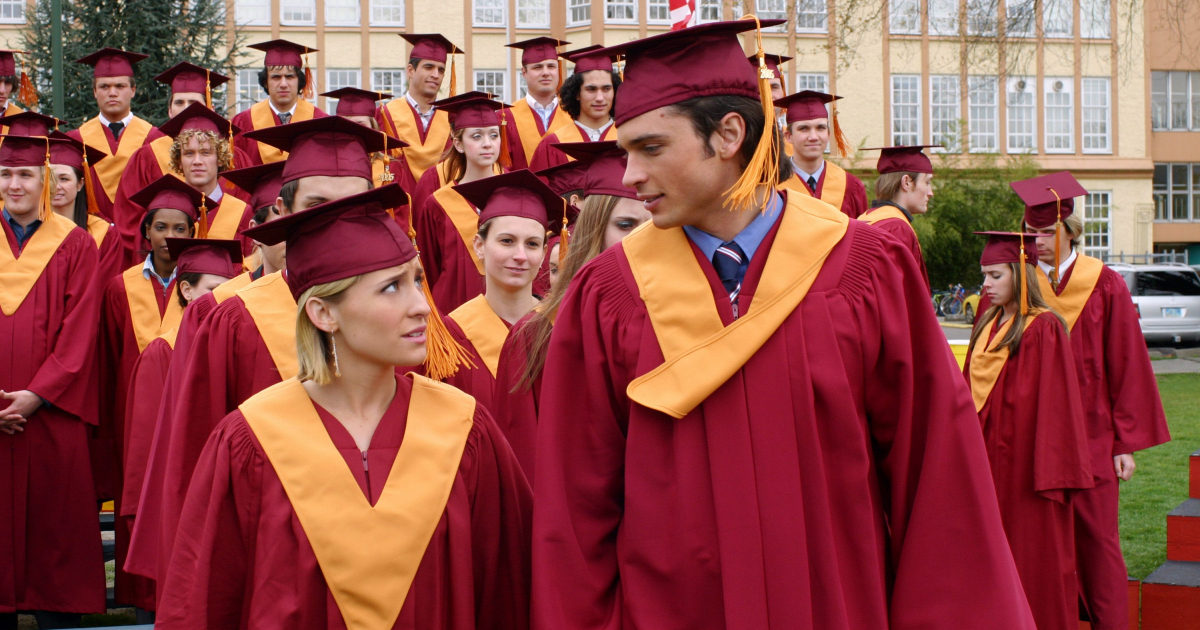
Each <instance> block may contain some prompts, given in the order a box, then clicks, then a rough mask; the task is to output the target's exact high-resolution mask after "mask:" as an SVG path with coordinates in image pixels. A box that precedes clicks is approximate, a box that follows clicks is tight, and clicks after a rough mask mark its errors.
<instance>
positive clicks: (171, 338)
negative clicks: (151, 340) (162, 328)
mask: <svg viewBox="0 0 1200 630" xmlns="http://www.w3.org/2000/svg"><path fill="white" fill-rule="evenodd" d="M177 337H179V328H178V327H176V328H172V329H171V330H168V331H167V332H165V333H163V334H161V335H159V336H158V338H159V339H162V340H163V341H165V342H167V345H168V346H171V349H172V350H174V349H175V339H176V338H177Z"/></svg>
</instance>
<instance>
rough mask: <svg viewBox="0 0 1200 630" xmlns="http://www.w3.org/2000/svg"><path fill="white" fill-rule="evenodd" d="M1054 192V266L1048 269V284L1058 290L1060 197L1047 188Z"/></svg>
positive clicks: (1060, 228) (1060, 236) (1060, 252)
mask: <svg viewBox="0 0 1200 630" xmlns="http://www.w3.org/2000/svg"><path fill="white" fill-rule="evenodd" d="M1048 190H1049V191H1050V192H1052V193H1054V204H1055V206H1056V214H1055V220H1054V268H1053V269H1051V270H1050V284H1052V285H1053V286H1054V290H1055V291H1056V292H1057V291H1058V265H1059V261H1060V260H1062V251H1061V247H1060V246H1059V243H1061V242H1062V198H1061V197H1059V196H1058V191H1057V190H1054V189H1053V188H1050V189H1048Z"/></svg>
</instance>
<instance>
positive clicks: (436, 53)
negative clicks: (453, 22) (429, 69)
mask: <svg viewBox="0 0 1200 630" xmlns="http://www.w3.org/2000/svg"><path fill="white" fill-rule="evenodd" d="M400 37H403V38H404V39H405V40H407V41H408V43H410V44H412V52H411V53H409V55H408V58H409V59H429V60H430V61H437V62H439V63H446V57H447V56H448V55H453V54H456V53H460V52H462V49H461V48H459V47H458V46H455V45H454V44H453V43H451V42H450V40H448V39H446V38H445V37H443V36H442V35H440V34H438V33H400Z"/></svg>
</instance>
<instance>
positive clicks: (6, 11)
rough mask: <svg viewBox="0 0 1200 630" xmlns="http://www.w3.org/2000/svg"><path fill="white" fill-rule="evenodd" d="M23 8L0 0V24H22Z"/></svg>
mask: <svg viewBox="0 0 1200 630" xmlns="http://www.w3.org/2000/svg"><path fill="white" fill-rule="evenodd" d="M25 6H26V2H25V0H0V24H24V23H25V21H26V20H25ZM222 6H224V5H222Z"/></svg>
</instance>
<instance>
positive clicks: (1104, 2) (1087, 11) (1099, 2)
mask: <svg viewBox="0 0 1200 630" xmlns="http://www.w3.org/2000/svg"><path fill="white" fill-rule="evenodd" d="M1111 15H1112V14H1111V13H1110V12H1109V8H1108V0H1080V1H1079V32H1080V35H1081V36H1082V37H1083V38H1084V39H1108V38H1109V37H1110V36H1111V32H1110V30H1109V18H1110V17H1111Z"/></svg>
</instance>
